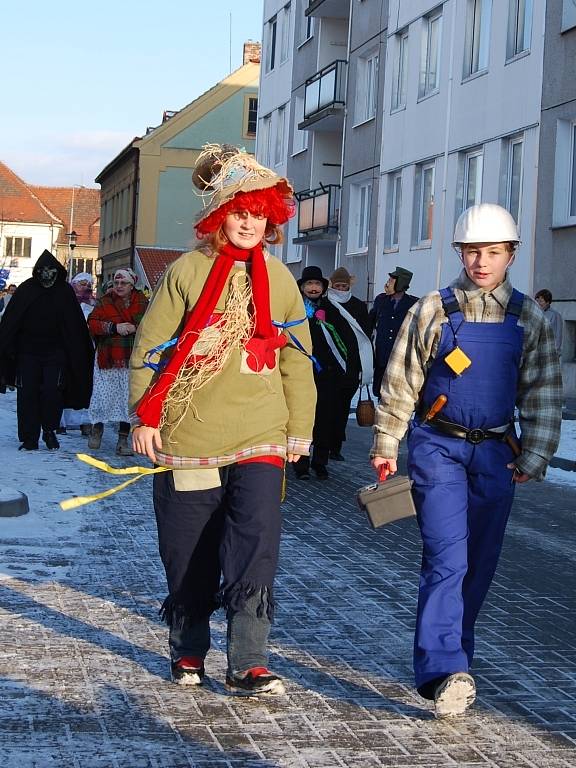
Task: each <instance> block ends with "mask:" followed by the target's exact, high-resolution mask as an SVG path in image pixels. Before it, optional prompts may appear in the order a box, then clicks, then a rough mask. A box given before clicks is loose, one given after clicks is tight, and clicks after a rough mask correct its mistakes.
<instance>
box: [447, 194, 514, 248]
mask: <svg viewBox="0 0 576 768" xmlns="http://www.w3.org/2000/svg"><path fill="white" fill-rule="evenodd" d="M508 242H513V243H519V242H520V237H519V236H518V227H517V226H516V222H515V221H514V219H513V217H512V215H511V214H510V213H509V212H508V211H507V210H506V208H502V206H501V205H495V204H494V203H480V204H479V205H473V206H471V207H470V208H467V209H466V210H465V211H464V213H462V214H461V215H460V218H459V219H458V221H457V222H456V227H455V229H454V240H453V241H452V245H453V246H455V245H463V244H464V243H508Z"/></svg>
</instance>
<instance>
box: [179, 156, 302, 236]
mask: <svg viewBox="0 0 576 768" xmlns="http://www.w3.org/2000/svg"><path fill="white" fill-rule="evenodd" d="M192 182H193V183H194V186H196V187H197V188H198V190H199V192H198V193H197V194H198V195H199V196H200V197H201V198H202V203H203V206H204V208H203V210H202V211H200V213H199V214H198V215H197V217H196V224H195V226H198V224H199V223H200V222H201V221H204V220H205V219H207V218H208V217H209V216H211V215H212V214H213V213H214V212H215V211H217V210H218V208H220V207H221V206H223V205H225V204H226V203H228V202H230V200H232V199H233V197H234V196H235V195H237V194H238V193H239V192H255V191H256V190H260V189H271V188H272V187H278V191H279V192H280V193H281V194H282V196H284V197H287V198H288V197H292V195H293V194H294V190H293V188H292V186H291V185H290V183H289V182H288V180H287V179H285V178H284V177H282V176H278V174H276V173H274V171H271V170H270V169H269V168H265V167H264V166H263V165H260V163H259V162H258V161H257V160H256V158H255V157H253V156H252V155H249V154H248V153H247V152H246V151H245V150H244V149H238V147H234V146H232V145H231V144H205V145H204V146H203V147H202V152H201V153H200V155H199V156H198V159H197V160H196V164H195V168H194V172H193V174H192Z"/></svg>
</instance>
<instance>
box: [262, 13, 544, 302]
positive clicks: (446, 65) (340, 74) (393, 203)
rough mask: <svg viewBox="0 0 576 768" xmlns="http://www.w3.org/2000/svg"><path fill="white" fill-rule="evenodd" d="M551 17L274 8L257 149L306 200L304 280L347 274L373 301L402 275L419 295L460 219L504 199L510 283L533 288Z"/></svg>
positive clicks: (450, 272)
mask: <svg viewBox="0 0 576 768" xmlns="http://www.w3.org/2000/svg"><path fill="white" fill-rule="evenodd" d="M545 8H546V3H545V0H445V2H438V1H437V0H436V2H434V0H411V2H405V1H404V2H402V0H390V1H389V2H388V0H362V2H358V0H292V2H290V3H288V4H286V3H282V2H280V1H279V0H265V3H264V35H263V41H264V42H263V55H262V60H263V66H262V79H261V84H260V118H259V136H258V143H257V155H258V157H259V159H260V160H262V161H263V162H268V163H269V164H270V165H272V167H277V168H278V170H279V171H282V172H286V173H287V175H288V177H289V178H290V180H291V181H292V182H293V184H294V187H295V190H296V192H297V193H298V197H299V200H300V210H299V214H298V218H297V219H296V220H295V221H293V222H292V223H291V225H290V227H289V238H288V240H289V243H288V244H287V245H286V246H285V248H284V252H283V258H284V260H285V261H287V262H289V263H292V264H293V265H294V267H293V269H294V273H295V274H297V273H299V271H300V270H301V268H302V267H303V266H305V265H307V264H317V265H319V266H321V267H322V269H323V270H324V271H325V273H329V271H330V270H331V269H332V268H333V267H334V266H335V265H339V264H342V265H344V266H346V267H347V268H348V269H349V271H350V272H351V273H353V274H355V275H356V276H357V283H356V287H355V293H356V294H357V295H358V296H359V297H361V298H364V299H366V298H367V299H368V300H371V299H372V298H373V296H374V295H375V294H377V293H379V292H380V291H381V290H382V288H383V286H384V283H385V282H386V279H387V275H388V272H389V271H392V270H393V269H394V267H395V266H396V265H401V266H403V267H406V268H408V269H410V270H412V271H413V272H414V280H413V283H412V288H411V290H412V292H413V293H415V294H416V295H422V294H424V293H426V292H428V291H430V290H433V289H434V288H436V287H438V286H439V285H441V284H445V283H447V282H449V281H450V280H451V279H452V278H453V277H454V275H455V274H456V273H457V271H458V268H459V265H458V261H457V257H456V254H455V253H454V252H453V250H452V248H451V240H452V233H453V230H454V224H455V222H456V219H457V218H458V215H459V214H460V213H461V212H462V210H464V209H465V208H466V207H467V206H469V205H472V204H474V203H477V202H499V203H500V204H502V205H504V206H506V207H507V208H508V209H509V210H510V211H511V212H512V214H513V215H514V216H515V217H516V218H517V219H518V221H519V225H520V230H521V237H522V245H521V247H520V249H519V252H518V256H517V259H516V263H515V264H514V266H513V268H512V278H513V280H514V283H515V285H517V286H518V288H519V289H520V290H523V291H528V292H530V291H532V288H533V286H532V281H533V273H534V263H533V261H534V237H535V231H534V230H535V213H536V211H535V208H536V189H537V187H536V184H537V174H538V150H539V130H540V129H539V126H540V105H541V92H542V64H543V48H544V25H545ZM288 18H290V21H288ZM283 25H286V26H285V29H286V32H283V31H282V28H283ZM290 39H291V40H292V47H290V42H288V41H289V40H290ZM282 41H286V42H282ZM286 51H288V53H287V54H286ZM289 89H290V90H291V96H290V97H289V95H288V91H289ZM279 113H280V114H279Z"/></svg>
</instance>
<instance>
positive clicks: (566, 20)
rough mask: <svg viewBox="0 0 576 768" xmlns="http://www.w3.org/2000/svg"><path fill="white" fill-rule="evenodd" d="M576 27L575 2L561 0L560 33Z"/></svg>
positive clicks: (574, 0)
mask: <svg viewBox="0 0 576 768" xmlns="http://www.w3.org/2000/svg"><path fill="white" fill-rule="evenodd" d="M573 27H576V0H563V2H562V26H561V27H560V31H561V32H566V31H567V30H568V29H572V28H573Z"/></svg>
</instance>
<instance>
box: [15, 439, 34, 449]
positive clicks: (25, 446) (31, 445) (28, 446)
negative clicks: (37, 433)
mask: <svg viewBox="0 0 576 768" xmlns="http://www.w3.org/2000/svg"><path fill="white" fill-rule="evenodd" d="M18 450H19V451H37V450H38V443H35V442H34V441H33V440H24V442H23V443H22V445H21V446H20V448H18Z"/></svg>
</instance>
